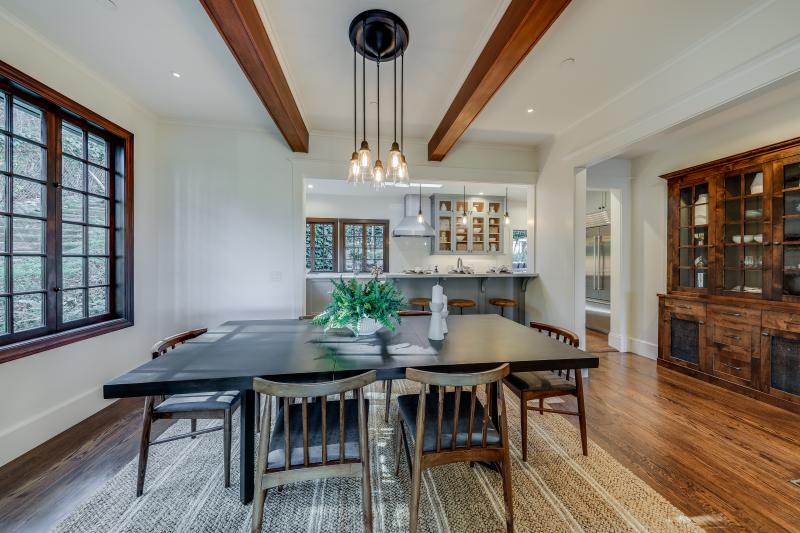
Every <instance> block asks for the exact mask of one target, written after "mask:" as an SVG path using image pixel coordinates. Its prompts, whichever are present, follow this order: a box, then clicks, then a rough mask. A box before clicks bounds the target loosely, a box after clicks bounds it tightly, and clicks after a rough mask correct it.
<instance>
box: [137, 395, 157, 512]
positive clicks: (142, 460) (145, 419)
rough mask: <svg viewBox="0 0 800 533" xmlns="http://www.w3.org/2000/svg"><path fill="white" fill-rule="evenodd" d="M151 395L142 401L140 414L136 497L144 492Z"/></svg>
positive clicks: (151, 410)
mask: <svg viewBox="0 0 800 533" xmlns="http://www.w3.org/2000/svg"><path fill="white" fill-rule="evenodd" d="M152 415H153V397H152V396H148V397H147V399H145V401H144V414H143V416H142V439H141V441H140V442H139V469H138V472H137V476H136V497H137V498H138V497H139V496H141V495H142V492H144V474H145V471H146V470H147V452H148V451H149V449H150V426H151V425H152V423H153V416H152Z"/></svg>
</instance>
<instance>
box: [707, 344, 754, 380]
mask: <svg viewBox="0 0 800 533" xmlns="http://www.w3.org/2000/svg"><path fill="white" fill-rule="evenodd" d="M711 356H712V360H713V365H714V375H715V376H717V377H720V378H722V379H728V378H730V377H734V378H736V379H735V380H733V381H735V382H739V383H741V382H742V381H744V382H746V383H747V384H750V381H751V379H752V363H751V357H750V356H749V355H745V354H743V353H740V352H734V351H730V350H725V349H722V348H718V349H715V350H712V353H711Z"/></svg>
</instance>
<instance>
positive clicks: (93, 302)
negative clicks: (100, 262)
mask: <svg viewBox="0 0 800 533" xmlns="http://www.w3.org/2000/svg"><path fill="white" fill-rule="evenodd" d="M107 312H108V288H107V287H94V288H92V289H89V316H96V315H102V314H103V313H107Z"/></svg>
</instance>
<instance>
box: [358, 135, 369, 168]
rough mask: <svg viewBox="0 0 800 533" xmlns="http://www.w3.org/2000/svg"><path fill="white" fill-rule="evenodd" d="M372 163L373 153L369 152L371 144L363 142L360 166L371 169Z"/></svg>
mask: <svg viewBox="0 0 800 533" xmlns="http://www.w3.org/2000/svg"><path fill="white" fill-rule="evenodd" d="M370 163H372V152H370V150H369V143H368V142H367V141H366V140H364V141H361V148H360V149H359V150H358V164H359V165H361V168H362V169H364V168H369V166H370Z"/></svg>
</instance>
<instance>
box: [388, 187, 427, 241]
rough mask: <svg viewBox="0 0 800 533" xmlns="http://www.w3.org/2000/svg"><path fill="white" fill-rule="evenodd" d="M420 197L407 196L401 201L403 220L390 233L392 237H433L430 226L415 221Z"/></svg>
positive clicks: (414, 195)
mask: <svg viewBox="0 0 800 533" xmlns="http://www.w3.org/2000/svg"><path fill="white" fill-rule="evenodd" d="M419 202H420V197H419V196H418V195H416V194H407V195H406V196H405V198H404V199H403V214H404V216H403V220H401V221H400V223H399V224H398V225H397V226H395V228H394V231H392V236H394V237H433V236H434V234H435V233H434V231H433V228H432V227H431V225H430V224H428V223H427V222H425V221H423V222H422V223H420V222H418V221H417V213H418V212H419V208H420V203H419Z"/></svg>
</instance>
